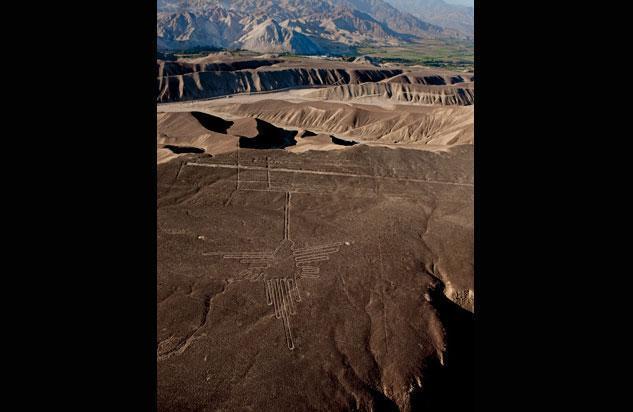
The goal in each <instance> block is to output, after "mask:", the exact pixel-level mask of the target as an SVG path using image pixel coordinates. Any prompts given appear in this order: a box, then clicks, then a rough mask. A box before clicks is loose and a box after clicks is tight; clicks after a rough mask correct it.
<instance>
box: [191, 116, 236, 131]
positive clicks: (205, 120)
mask: <svg viewBox="0 0 633 412" xmlns="http://www.w3.org/2000/svg"><path fill="white" fill-rule="evenodd" d="M191 115H192V116H193V117H195V118H196V120H198V121H199V122H200V124H201V125H202V127H204V128H205V129H207V130H210V131H212V132H216V133H224V134H226V131H227V130H228V129H229V127H231V126H232V125H233V122H232V121H230V120H224V119H223V118H221V117H217V116H213V115H210V114H208V113H202V112H191Z"/></svg>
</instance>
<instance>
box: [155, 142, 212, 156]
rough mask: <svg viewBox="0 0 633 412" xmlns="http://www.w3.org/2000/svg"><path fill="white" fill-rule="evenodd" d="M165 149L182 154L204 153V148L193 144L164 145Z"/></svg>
mask: <svg viewBox="0 0 633 412" xmlns="http://www.w3.org/2000/svg"><path fill="white" fill-rule="evenodd" d="M163 147H164V148H165V149H169V150H171V151H172V152H173V153H176V154H182V153H204V149H200V148H199V147H193V146H176V145H172V144H166V145H163Z"/></svg>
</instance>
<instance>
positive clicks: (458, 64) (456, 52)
mask: <svg viewBox="0 0 633 412" xmlns="http://www.w3.org/2000/svg"><path fill="white" fill-rule="evenodd" d="M357 54H358V55H368V56H373V57H377V58H380V60H381V61H383V62H393V63H403V64H421V65H424V66H433V67H443V68H447V69H452V70H468V71H470V70H473V68H474V64H475V49H474V45H473V43H472V42H465V41H461V40H425V41H424V42H420V43H410V44H407V45H403V46H394V47H371V46H370V45H362V46H360V47H358V48H357Z"/></svg>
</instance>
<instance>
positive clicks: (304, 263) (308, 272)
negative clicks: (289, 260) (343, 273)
mask: <svg viewBox="0 0 633 412" xmlns="http://www.w3.org/2000/svg"><path fill="white" fill-rule="evenodd" d="M341 245H343V242H336V243H328V244H325V245H319V246H312V247H306V248H301V249H295V250H293V251H292V254H293V255H294V259H295V266H296V267H297V268H299V270H300V273H299V275H300V277H302V278H318V277H319V267H318V266H315V265H317V264H319V262H323V261H326V260H330V257H329V255H331V254H332V253H337V252H338V251H339V248H340V247H341Z"/></svg>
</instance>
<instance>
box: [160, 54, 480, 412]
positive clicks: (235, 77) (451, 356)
mask: <svg viewBox="0 0 633 412" xmlns="http://www.w3.org/2000/svg"><path fill="white" fill-rule="evenodd" d="M157 75H158V76H157V102H158V105H157V144H158V233H157V236H158V303H157V305H158V325H157V327H158V342H157V362H158V405H159V410H161V411H246V410H252V411H351V410H360V411H370V410H374V411H391V410H400V411H409V410H438V409H436V408H437V405H449V406H450V405H453V406H456V405H457V406H459V405H462V404H464V405H467V404H468V402H467V400H468V399H469V398H470V397H471V396H472V393H471V392H469V390H470V389H469V388H470V386H471V384H472V382H471V377H472V376H473V375H472V367H473V365H472V362H473V360H472V350H473V348H472V346H473V343H472V340H471V337H472V327H473V325H472V322H473V311H474V299H475V296H474V273H473V208H474V205H473V174H474V173H473V148H474V132H473V123H474V122H473V117H474V116H473V110H474V74H473V73H472V72H456V71H449V70H443V69H435V68H428V67H422V66H402V65H398V64H381V63H379V62H375V61H372V60H371V59H357V60H356V61H353V62H349V61H343V60H340V59H325V58H307V57H305V58H298V57H284V56H280V55H276V54H264V55H259V56H253V57H245V56H244V55H233V54H231V53H217V54H211V55H209V56H206V57H200V58H191V59H183V58H181V59H179V60H177V61H163V60H158V62H157Z"/></svg>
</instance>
